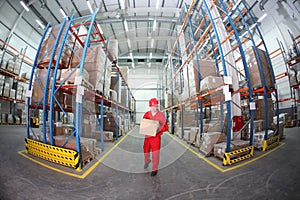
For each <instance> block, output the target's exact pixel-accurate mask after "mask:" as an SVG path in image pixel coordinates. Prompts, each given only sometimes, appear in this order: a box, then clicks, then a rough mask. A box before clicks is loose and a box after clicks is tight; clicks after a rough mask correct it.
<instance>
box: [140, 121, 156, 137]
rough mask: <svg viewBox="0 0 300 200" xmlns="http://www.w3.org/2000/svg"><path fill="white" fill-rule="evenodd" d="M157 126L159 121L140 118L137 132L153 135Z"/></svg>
mask: <svg viewBox="0 0 300 200" xmlns="http://www.w3.org/2000/svg"><path fill="white" fill-rule="evenodd" d="M159 126H160V125H159V121H156V120H150V119H142V120H141V124H140V130H139V133H140V134H142V135H148V136H155V135H156V133H157V130H158V128H159Z"/></svg>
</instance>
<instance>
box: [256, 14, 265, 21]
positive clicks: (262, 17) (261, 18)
mask: <svg viewBox="0 0 300 200" xmlns="http://www.w3.org/2000/svg"><path fill="white" fill-rule="evenodd" d="M266 16H267V13H265V14H263V16H261V17H260V18H259V19H258V20H257V23H259V22H261V21H262V20H263V19H264V18H266Z"/></svg>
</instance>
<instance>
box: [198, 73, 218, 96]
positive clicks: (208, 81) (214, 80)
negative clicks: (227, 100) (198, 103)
mask: <svg viewBox="0 0 300 200" xmlns="http://www.w3.org/2000/svg"><path fill="white" fill-rule="evenodd" d="M222 85H224V81H223V78H222V77H217V76H208V77H206V78H204V79H203V80H202V81H201V85H200V93H201V94H204V93H206V92H209V91H211V90H214V89H217V88H219V87H221V86H222ZM219 93H221V94H222V93H223V90H221V91H220V92H219ZM211 96H214V95H213V94H211Z"/></svg>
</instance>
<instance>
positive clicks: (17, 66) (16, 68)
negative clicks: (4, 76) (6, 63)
mask: <svg viewBox="0 0 300 200" xmlns="http://www.w3.org/2000/svg"><path fill="white" fill-rule="evenodd" d="M20 68H21V61H20V60H17V61H16V62H15V63H14V69H13V73H14V74H17V75H19V73H20Z"/></svg>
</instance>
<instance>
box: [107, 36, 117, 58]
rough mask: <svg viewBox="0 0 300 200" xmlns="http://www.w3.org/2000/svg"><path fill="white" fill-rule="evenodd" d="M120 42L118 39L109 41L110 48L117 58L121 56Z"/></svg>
mask: <svg viewBox="0 0 300 200" xmlns="http://www.w3.org/2000/svg"><path fill="white" fill-rule="evenodd" d="M118 44H119V43H118V40H109V43H108V49H109V51H110V52H111V54H112V55H113V56H114V57H115V58H118V56H119V47H118Z"/></svg>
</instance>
